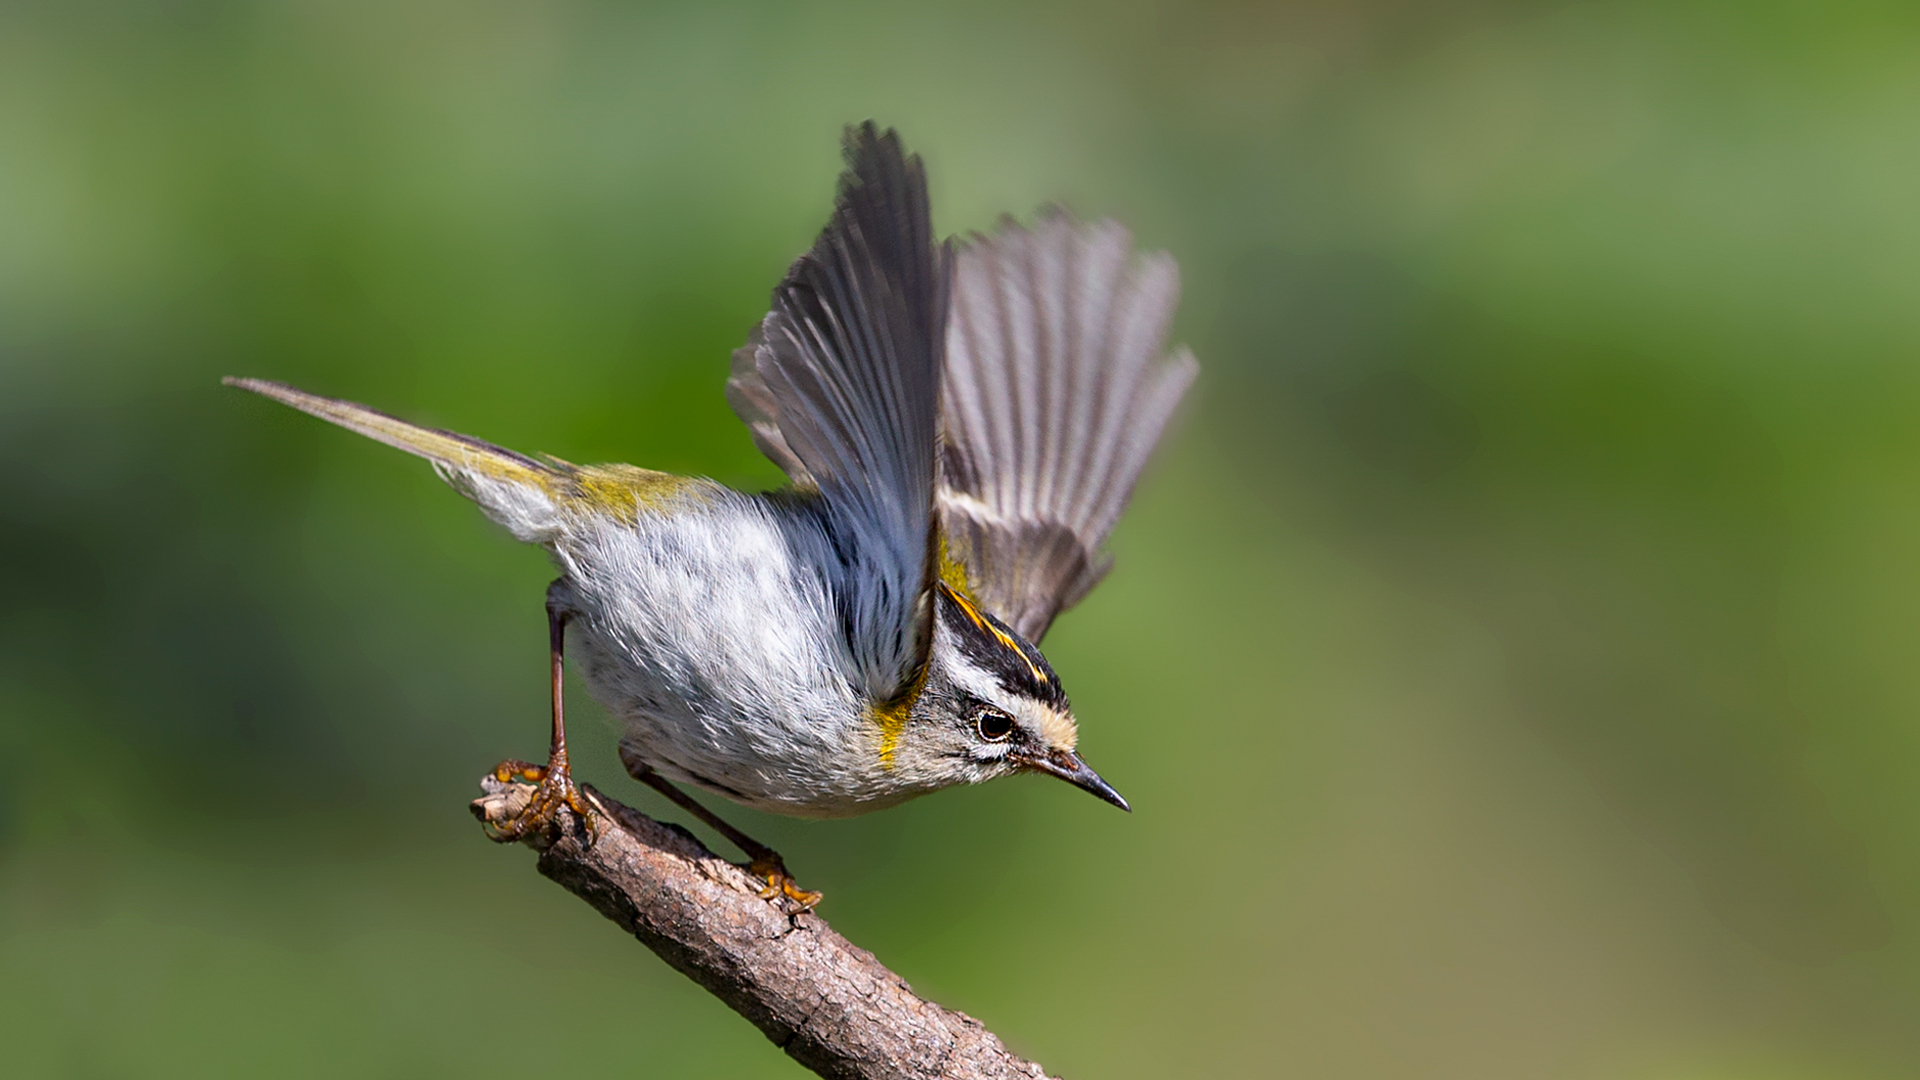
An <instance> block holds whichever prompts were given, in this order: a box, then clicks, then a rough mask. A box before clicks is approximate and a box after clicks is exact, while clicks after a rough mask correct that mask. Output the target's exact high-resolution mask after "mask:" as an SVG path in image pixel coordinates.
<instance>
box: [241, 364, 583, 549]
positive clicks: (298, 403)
mask: <svg viewBox="0 0 1920 1080" xmlns="http://www.w3.org/2000/svg"><path fill="white" fill-rule="evenodd" d="M221 382H224V383H225V384H227V385H228V386H233V387H238V388H240V389H242V390H251V391H252V392H254V393H256V394H260V395H262V396H264V397H270V398H272V399H274V400H275V401H278V402H280V403H281V404H283V405H290V406H292V407H293V408H296V409H299V410H300V411H301V412H303V413H307V414H309V415H312V416H317V417H319V418H320V419H322V420H325V421H327V422H328V423H332V424H338V425H340V426H341V427H343V428H346V429H347V430H348V431H353V432H357V433H359V434H361V435H365V436H366V437H367V438H369V439H373V440H375V441H376V442H383V443H385V444H387V445H388V446H391V447H393V448H395V449H397V450H405V451H406V452H407V453H409V454H417V455H419V456H420V457H423V458H426V459H427V460H428V461H431V462H433V467H434V471H435V472H438V473H439V474H440V476H441V477H442V478H443V479H445V480H446V481H447V483H449V484H451V485H452V486H453V487H454V489H455V490H457V491H459V492H460V493H461V494H462V495H465V496H466V497H467V498H469V499H472V500H473V501H474V502H476V503H478V504H479V505H480V508H481V509H482V510H484V511H486V513H487V516H488V517H490V518H492V519H493V520H495V521H497V522H499V523H500V524H501V525H504V526H506V528H507V529H508V531H510V532H512V533H513V535H514V536H515V537H516V538H517V539H520V540H524V541H527V542H529V543H544V542H547V541H550V540H552V539H553V538H554V537H555V536H557V535H558V533H559V531H560V528H561V524H562V522H561V515H560V512H559V500H560V497H561V494H562V488H563V487H564V486H565V485H566V483H567V481H568V479H569V474H568V473H564V472H562V471H561V469H560V467H559V466H557V465H554V464H548V463H546V462H543V461H539V460H536V459H534V458H530V457H528V456H526V455H525V454H520V453H516V452H514V451H512V450H508V449H506V448H504V447H499V446H495V445H493V444H492V443H490V442H486V441H484V440H481V439H476V438H474V437H473V436H471V435H461V434H458V433H456V432H452V431H441V430H439V429H437V428H427V427H421V426H419V425H418V424H409V423H407V422H406V421H405V420H401V419H399V418H398V417H393V416H388V415H387V414H386V413H383V412H380V411H379V410H377V409H369V408H367V407H366V406H365V405H359V404H355V403H354V402H351V401H341V400H339V399H337V398H327V397H321V396H319V395H318V394H309V393H307V392H306V391H304V390H300V389H296V388H294V387H291V386H288V385H286V384H285V383H277V382H270V381H268V380H266V379H238V378H227V379H222V380H221Z"/></svg>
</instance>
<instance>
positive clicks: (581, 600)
mask: <svg viewBox="0 0 1920 1080" xmlns="http://www.w3.org/2000/svg"><path fill="white" fill-rule="evenodd" d="M702 492H703V493H702V494H701V495H699V496H698V497H695V498H691V499H685V500H680V499H676V500H675V503H676V505H675V506H674V507H672V508H671V510H670V511H669V512H666V513H654V512H651V511H647V510H642V511H640V512H639V514H638V515H637V520H635V521H634V522H633V523H632V524H626V523H623V522H616V521H612V520H607V521H605V522H601V523H596V524H594V525H592V526H589V527H586V528H582V529H573V530H569V531H568V534H567V535H566V536H565V537H564V538H562V539H561V540H560V541H558V542H557V543H555V544H554V545H553V548H554V553H555V556H556V558H557V559H558V561H559V562H560V564H561V568H562V569H563V570H564V571H565V574H566V580H567V581H568V583H569V586H570V588H571V590H572V593H573V596H572V599H571V601H570V603H569V606H570V607H571V608H572V609H573V616H572V618H571V620H570V622H569V627H570V629H571V631H572V633H571V634H570V635H569V639H570V651H571V653H572V654H573V655H574V656H575V657H576V658H577V659H578V661H579V663H580V665H581V668H582V670H583V671H584V672H585V675H586V679H587V683H588V685H589V687H590V688H591V689H592V691H593V695H594V697H595V698H596V699H597V700H599V701H600V702H601V703H602V704H603V705H605V706H606V707H607V708H608V709H609V710H611V711H612V712H613V713H614V714H615V715H617V716H618V717H620V718H621V719H622V720H623V721H625V723H626V727H627V731H626V735H625V737H624V738H623V740H622V744H623V745H624V746H626V747H628V748H629V749H630V750H631V751H633V752H636V753H637V755H638V756H639V757H640V758H641V759H643V760H645V761H647V762H649V763H650V764H652V765H653V766H654V767H655V768H656V769H657V770H658V771H659V772H661V773H662V774H663V775H665V776H667V777H668V778H669V779H673V780H677V781H681V782H683V783H692V784H695V785H697V786H699V787H702V788H705V789H707V790H709V791H714V792H716V793H719V794H723V795H726V796H728V797H730V798H733V799H735V800H737V801H739V802H742V803H745V804H747V805H749V806H754V807H756V808H759V809H764V810H771V811H774V812H777V813H785V814H797V815H801V816H807V817H839V816H844V815H848V814H854V813H859V812H860V811H862V810H866V809H873V808H875V807H877V806H878V805H881V804H882V803H884V802H890V801H892V800H886V799H876V798H875V796H876V795H878V794H879V792H878V791H877V790H876V789H875V785H874V780H875V779H876V777H875V776H874V773H873V764H872V763H873V762H874V761H875V760H876V759H877V750H876V749H875V747H876V746H877V743H876V742H875V738H876V731H875V728H874V724H873V721H872V720H871V719H870V718H869V716H868V714H867V710H866V708H865V706H864V704H863V703H862V702H861V700H860V699H859V697H858V696H857V694H856V692H855V690H854V689H853V687H852V686H851V685H850V684H849V682H848V681H847V679H846V678H845V677H844V676H843V675H842V674H840V673H842V672H846V671H849V670H851V666H850V663H849V661H848V658H847V656H846V647H845V644H844V640H843V637H842V635H841V632H840V631H839V629H838V626H839V623H838V618H837V616H836V615H835V614H834V611H833V603H832V598H831V596H830V594H829V591H828V587H827V585H826V582H825V580H824V577H823V575H822V573H821V572H820V569H819V567H818V566H817V565H816V559H817V558H818V557H819V556H820V555H823V554H824V552H825V550H826V549H825V546H824V544H823V543H820V542H818V540H817V537H816V536H814V535H813V534H811V533H809V532H808V531H807V529H808V523H807V522H805V521H800V520H797V519H796V520H787V521H783V520H781V519H777V518H776V517H775V516H774V515H775V513H777V511H776V510H774V509H773V508H771V507H769V506H768V504H766V503H765V502H763V501H761V500H759V499H756V498H753V497H750V496H745V495H740V494H738V493H735V492H732V491H728V490H726V489H724V488H719V487H718V486H717V485H715V486H714V487H713V488H711V489H705V488H703V489H702ZM783 525H784V526H785V527H784V528H783ZM796 549H798V550H797V551H796ZM814 553H819V554H814Z"/></svg>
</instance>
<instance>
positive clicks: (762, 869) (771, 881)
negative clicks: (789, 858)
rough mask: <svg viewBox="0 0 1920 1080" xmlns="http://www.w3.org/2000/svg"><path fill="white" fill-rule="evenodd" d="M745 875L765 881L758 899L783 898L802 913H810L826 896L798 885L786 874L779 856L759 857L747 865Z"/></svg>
mask: <svg viewBox="0 0 1920 1080" xmlns="http://www.w3.org/2000/svg"><path fill="white" fill-rule="evenodd" d="M747 873H749V874H752V875H753V876H754V877H757V878H761V879H763V880H765V881H766V883H767V885H766V888H764V889H761V890H760V899H762V900H771V899H773V898H774V897H776V896H784V897H786V898H787V899H789V900H791V901H793V902H794V903H796V904H799V905H800V910H802V911H812V910H813V908H814V905H816V904H818V903H819V902H820V901H822V900H824V899H826V894H824V893H819V892H815V891H814V890H812V889H803V888H801V887H800V883H799V882H797V881H795V880H793V875H792V874H789V873H787V864H786V863H785V862H783V861H782V860H781V858H780V856H778V855H776V854H774V853H773V852H771V851H769V852H766V853H765V854H762V855H759V856H757V857H755V858H754V860H753V861H752V862H750V863H748V864H747Z"/></svg>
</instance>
